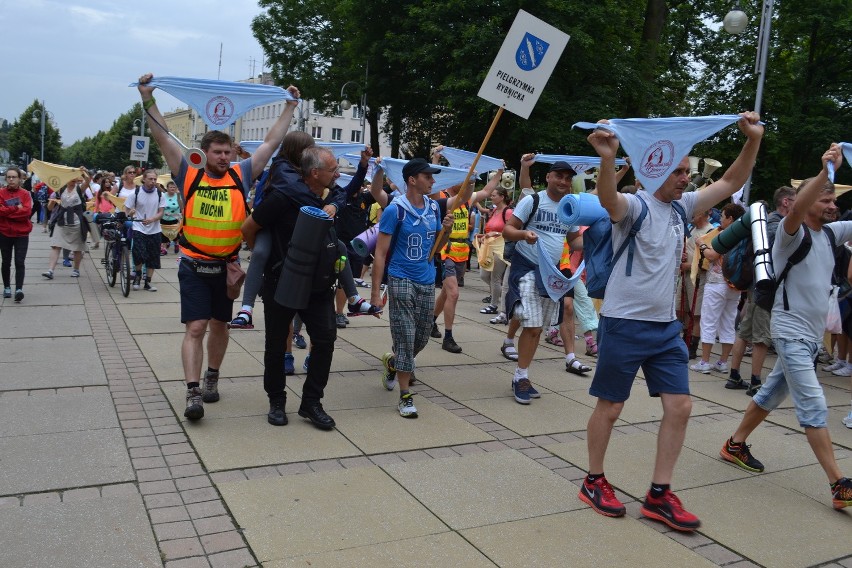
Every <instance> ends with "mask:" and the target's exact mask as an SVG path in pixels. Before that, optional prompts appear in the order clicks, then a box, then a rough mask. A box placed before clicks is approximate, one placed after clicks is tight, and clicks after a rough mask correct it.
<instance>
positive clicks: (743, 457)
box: [719, 438, 763, 473]
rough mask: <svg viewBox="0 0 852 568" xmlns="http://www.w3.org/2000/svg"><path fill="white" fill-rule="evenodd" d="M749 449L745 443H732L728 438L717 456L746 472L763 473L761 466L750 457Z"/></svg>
mask: <svg viewBox="0 0 852 568" xmlns="http://www.w3.org/2000/svg"><path fill="white" fill-rule="evenodd" d="M749 448H751V446H750V445H748V444H746V443H745V442H739V443H734V442H733V440H731V439H730V438H728V441H727V442H725V444H724V445H723V446H722V450H721V451H720V452H719V455H720V456H722V459H723V460H725V461H729V462H731V463H732V464H734V465H738V466H740V467H741V468H743V469H744V470H746V471H752V472H755V473H760V472H761V471H763V464H762V463H760V462H759V461H758V460H757V459H755V457H754V456H752V455H751V451H749Z"/></svg>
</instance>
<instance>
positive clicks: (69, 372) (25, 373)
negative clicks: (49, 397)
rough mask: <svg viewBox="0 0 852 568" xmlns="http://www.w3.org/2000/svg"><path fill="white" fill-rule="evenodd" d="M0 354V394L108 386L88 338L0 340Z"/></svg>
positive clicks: (92, 340)
mask: <svg viewBox="0 0 852 568" xmlns="http://www.w3.org/2000/svg"><path fill="white" fill-rule="evenodd" d="M0 353H2V354H3V355H2V358H0V391H7V390H28V389H40V388H61V387H80V386H92V385H105V384H106V382H107V381H106V375H105V374H104V367H103V363H101V360H100V356H99V354H98V349H97V347H96V346H95V340H94V338H92V336H91V335H87V336H83V337H55V338H50V337H44V338H42V337H37V338H21V339H0Z"/></svg>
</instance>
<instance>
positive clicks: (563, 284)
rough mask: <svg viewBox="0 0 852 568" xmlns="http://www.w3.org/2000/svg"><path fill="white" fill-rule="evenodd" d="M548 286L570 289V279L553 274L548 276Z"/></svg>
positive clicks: (555, 288)
mask: <svg viewBox="0 0 852 568" xmlns="http://www.w3.org/2000/svg"><path fill="white" fill-rule="evenodd" d="M547 287H548V288H550V289H551V290H565V291H566V292H567V291H568V281H567V280H566V279H565V278H560V277H559V276H556V275H552V276H548V277H547Z"/></svg>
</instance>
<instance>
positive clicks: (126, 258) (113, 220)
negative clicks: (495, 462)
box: [95, 212, 134, 298]
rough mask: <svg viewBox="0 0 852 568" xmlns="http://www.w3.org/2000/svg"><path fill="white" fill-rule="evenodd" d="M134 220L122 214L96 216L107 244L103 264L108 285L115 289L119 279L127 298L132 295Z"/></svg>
mask: <svg viewBox="0 0 852 568" xmlns="http://www.w3.org/2000/svg"><path fill="white" fill-rule="evenodd" d="M133 220H134V219H131V218H129V217H128V216H127V215H126V214H125V213H122V212H118V213H115V214H112V215H97V216H95V222H96V223H98V225H100V229H101V236H102V237H103V239H104V242H105V243H106V246H105V247H104V258H103V260H102V261H101V264H103V265H104V271H105V272H106V280H107V284H108V285H109V287H110V288H113V287H114V286H115V282H116V279H119V280H120V285H121V293H122V295H123V296H124V297H125V298H126V297H127V296H129V295H130V281H131V279H130V237H131V233H130V227H131V226H132V224H131V223H132V221H133Z"/></svg>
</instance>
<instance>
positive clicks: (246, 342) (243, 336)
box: [228, 314, 307, 359]
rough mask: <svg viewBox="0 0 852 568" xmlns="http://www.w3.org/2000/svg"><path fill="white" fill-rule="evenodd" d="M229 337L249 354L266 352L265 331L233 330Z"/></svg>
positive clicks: (230, 340)
mask: <svg viewBox="0 0 852 568" xmlns="http://www.w3.org/2000/svg"><path fill="white" fill-rule="evenodd" d="M235 317H236V314H235ZM255 322H257V320H255ZM256 325H257V324H256V323H255V326H256ZM228 337H229V342H230V343H235V344H237V345H239V346H240V347H242V348H243V349H245V350H246V351H247V352H248V353H263V352H265V351H266V348H265V346H264V342H265V341H266V338H265V337H264V331H263V330H260V329H257V327H255V329H232V330H231V331H230V333H229V335H228ZM306 338H307V336H306ZM295 351H297V352H299V351H301V349H299V348H298V347H297V348H295ZM261 359H262V356H261Z"/></svg>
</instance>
